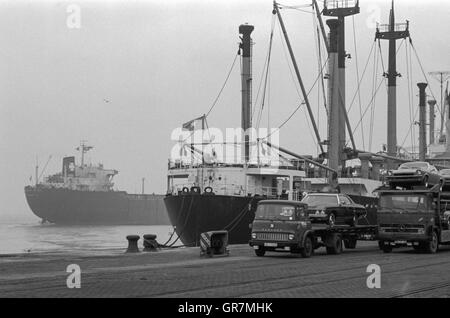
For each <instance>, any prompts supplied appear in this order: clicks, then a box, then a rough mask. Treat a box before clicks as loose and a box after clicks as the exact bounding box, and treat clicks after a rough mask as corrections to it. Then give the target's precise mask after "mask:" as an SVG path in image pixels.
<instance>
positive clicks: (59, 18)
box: [0, 0, 450, 219]
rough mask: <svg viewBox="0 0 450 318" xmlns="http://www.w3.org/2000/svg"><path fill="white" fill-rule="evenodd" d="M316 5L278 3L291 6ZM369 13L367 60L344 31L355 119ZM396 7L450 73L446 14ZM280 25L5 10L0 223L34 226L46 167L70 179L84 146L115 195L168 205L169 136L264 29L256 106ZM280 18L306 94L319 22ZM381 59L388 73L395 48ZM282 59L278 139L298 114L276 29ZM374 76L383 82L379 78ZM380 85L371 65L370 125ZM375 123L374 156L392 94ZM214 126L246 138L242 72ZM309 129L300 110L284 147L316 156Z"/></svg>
mask: <svg viewBox="0 0 450 318" xmlns="http://www.w3.org/2000/svg"><path fill="white" fill-rule="evenodd" d="M309 2H310V1H309V0H297V1H294V0H284V1H281V3H283V4H289V5H303V4H308V3H309ZM319 2H320V1H319ZM69 4H78V5H79V6H80V8H81V28H80V29H70V28H68V27H67V24H66V20H67V18H68V15H69V13H67V12H66V10H67V6H68V5H69ZM360 6H361V14H359V15H357V16H356V17H355V18H354V22H355V32H356V38H357V46H358V50H357V52H355V48H354V42H353V25H352V24H353V21H352V18H347V24H346V25H347V39H346V41H347V43H346V45H347V51H348V52H349V53H350V54H351V55H352V59H351V60H347V66H348V76H347V106H348V105H349V102H350V99H351V98H352V97H353V94H354V92H355V88H356V83H357V79H356V57H357V59H358V64H359V72H360V75H361V74H362V71H363V68H364V65H365V63H366V61H367V57H368V54H369V50H370V47H371V45H372V43H373V39H374V32H375V29H373V28H371V27H370V25H371V23H370V21H372V20H373V19H374V18H375V19H376V20H381V22H382V23H387V22H388V16H389V7H390V1H389V0H380V1H365V0H361V1H360ZM395 7H396V18H397V22H404V20H406V19H408V20H410V21H411V27H410V30H411V37H412V39H413V43H414V45H415V47H416V49H417V51H418V53H419V55H420V58H421V61H422V63H423V66H424V68H425V71H426V72H429V71H435V70H450V65H449V53H450V42H449V41H448V31H449V29H450V22H449V20H448V16H449V15H450V3H449V2H448V1H445V0H442V1H439V0H434V1H418V0H415V1H411V0H402V1H400V0H397V1H396V6H395ZM302 10H306V11H310V8H302ZM271 11H272V1H271V0H239V1H238V0H235V1H230V0H220V1H219V0H215V1H200V0H184V1H181V0H179V1H174V0H173V1H167V0H165V1H162V0H161V1H156V0H154V1H125V0H123V1H70V2H66V1H17V0H15V1H12V0H2V1H0V43H1V46H0V151H1V157H0V193H1V196H0V198H1V199H0V200H1V201H0V219H1V218H3V219H4V218H5V217H8V218H11V217H17V218H29V219H32V212H31V211H30V210H29V208H28V206H27V204H26V200H25V196H24V193H23V187H24V186H25V185H27V184H29V178H30V176H32V175H33V176H34V166H35V160H36V156H37V157H38V158H39V165H40V166H41V167H43V166H44V165H45V163H46V161H47V159H48V157H49V155H52V159H51V161H50V163H49V165H48V167H47V169H46V171H45V172H44V175H47V174H49V173H55V172H57V171H59V170H60V169H61V159H62V157H63V156H65V155H73V154H75V155H77V159H78V154H76V151H75V147H76V146H77V145H78V144H79V141H80V140H81V139H87V140H88V141H89V144H91V145H93V146H94V147H95V148H94V150H93V151H92V152H90V153H89V154H88V156H87V161H88V162H92V163H98V162H102V163H103V164H104V165H105V167H106V168H111V169H117V170H119V175H118V176H116V178H115V182H116V185H117V187H118V188H119V189H122V190H127V191H129V192H135V191H136V192H139V191H140V182H141V181H140V180H141V178H142V177H145V178H146V180H147V182H146V192H147V193H152V192H155V193H165V190H166V189H165V186H166V172H167V159H168V157H169V154H170V150H171V148H172V147H173V146H174V142H173V141H171V140H170V135H171V132H172V130H174V129H175V128H176V127H179V126H180V125H181V124H182V123H183V122H186V121H188V120H190V119H193V118H196V117H198V116H200V115H202V114H204V113H206V112H207V110H208V109H209V107H210V106H211V104H212V102H213V100H214V99H215V97H216V95H217V94H218V92H219V89H220V88H221V86H222V84H223V81H224V79H225V76H226V74H227V72H228V70H229V68H230V66H231V63H232V61H233V58H234V56H235V54H236V52H237V49H238V42H239V37H238V26H239V25H240V24H242V23H246V22H248V23H249V24H253V25H254V26H255V31H254V32H253V40H254V42H255V45H254V60H253V70H254V76H253V90H254V98H256V92H257V88H258V85H259V80H260V77H261V72H262V70H263V65H264V60H265V57H266V54H267V47H268V43H269V33H270V26H271V19H272V12H271ZM282 14H283V17H284V20H285V23H286V27H287V29H288V32H289V36H290V37H291V41H292V44H293V49H294V52H295V53H296V57H297V61H298V64H299V68H300V71H301V73H302V76H303V80H304V82H305V86H306V88H307V90H309V88H310V87H311V85H312V84H313V82H314V80H315V78H316V76H317V72H318V62H317V52H316V47H317V40H316V34H315V30H314V28H313V19H312V14H311V13H307V12H303V11H298V10H282ZM378 14H380V15H379V19H378V18H377V17H378ZM398 43H400V41H399V42H398ZM382 48H383V58H384V63H385V64H386V65H387V43H383V46H382ZM322 49H323V47H322ZM272 54H273V56H272V64H271V73H270V74H271V76H270V102H269V103H268V105H269V106H268V107H269V108H270V126H271V127H277V126H278V125H279V124H280V123H281V122H283V121H284V119H286V118H287V116H289V115H290V114H291V112H292V111H293V110H294V109H295V108H296V107H297V105H298V104H299V102H300V101H301V100H300V98H299V97H298V95H297V93H296V89H295V87H296V85H297V84H296V83H295V82H294V81H293V80H292V77H291V75H290V72H289V66H288V63H287V61H286V58H285V53H284V51H283V44H282V40H281V37H280V33H279V27H278V25H276V27H275V33H274V45H273V52H272ZM412 60H413V83H414V86H413V89H414V90H415V91H414V92H413V94H412V95H413V97H414V99H413V106H414V109H415V108H416V107H417V104H418V97H417V96H416V95H417V91H416V90H417V87H416V85H415V83H417V82H419V81H424V77H423V76H422V74H421V71H420V69H419V67H418V64H417V62H416V61H415V57H413V59H412ZM386 67H387V66H386ZM397 68H398V72H400V73H401V74H402V75H403V77H402V78H400V79H399V80H398V87H399V88H398V143H399V144H401V143H402V141H403V139H404V136H405V135H406V133H407V131H408V129H409V125H410V121H409V110H408V109H409V108H408V107H409V106H408V95H407V94H408V93H407V84H406V83H407V80H406V73H407V72H406V62H405V50H404V49H400V51H399V55H398V67H397ZM377 73H379V74H378V78H379V79H380V76H381V74H382V70H381V66H380V68H379V70H378V72H377ZM372 74H373V59H371V61H370V62H369V67H368V71H367V74H366V76H365V78H364V81H363V84H362V87H361V95H362V96H361V99H362V102H361V104H362V109H363V111H364V109H365V108H366V106H367V105H368V103H369V101H370V96H371V89H372ZM430 84H431V85H432V90H433V92H434V94H435V96H436V98H438V99H439V98H440V96H439V85H438V82H437V81H435V80H433V79H432V78H431V77H430ZM428 92H429V91H428ZM319 96H320V95H319V92H318V89H317V87H316V89H314V90H313V91H312V93H311V96H310V98H311V104H312V107H313V109H314V113H315V114H317V112H319V113H318V114H319V116H317V117H318V118H316V120H318V121H319V122H320V132H321V135H322V139H325V138H326V129H325V112H324V107H323V105H322V103H321V99H320V97H319ZM105 99H106V100H107V101H109V102H105ZM266 109H267V108H266ZM375 114H376V115H375V126H374V132H375V134H374V137H373V147H372V150H373V151H378V150H380V149H381V144H383V143H385V140H386V126H385V123H386V119H385V117H386V116H385V114H386V90H385V89H384V87H383V89H382V90H381V91H380V93H379V94H378V95H377V99H376V110H375ZM263 118H264V119H263V121H262V125H266V126H267V113H264V116H263ZM359 118H360V115H359V106H358V104H355V105H354V106H353V107H352V110H351V112H350V120H351V122H352V124H353V126H355V125H356V123H357V122H358V120H359ZM208 123H209V126H212V127H218V128H222V129H224V128H226V127H234V128H235V127H238V126H239V125H240V77H239V63H237V64H236V67H235V69H234V71H233V73H232V75H231V77H230V80H229V82H228V85H227V87H226V88H225V90H224V92H223V94H222V96H221V99H220V100H219V102H218V104H217V106H216V107H215V109H214V111H213V112H212V113H211V115H210V116H209V118H208ZM369 123H370V115H366V117H365V119H364V131H365V145H366V149H367V148H368V147H367V145H368V131H369ZM308 125H309V124H308V119H307V116H306V112H305V110H304V109H301V110H300V111H299V112H298V113H297V114H296V115H295V116H294V117H293V118H292V120H291V121H290V122H289V123H288V124H287V125H286V126H285V127H283V129H282V130H281V133H280V137H281V144H282V145H283V146H286V147H288V148H290V149H292V150H294V151H295V152H297V153H301V154H316V146H315V144H314V142H313V138H312V137H311V132H310V130H309V128H308ZM437 125H438V124H437ZM416 132H418V131H416ZM355 139H356V142H357V146H358V148H363V146H362V141H361V129H357V131H356V133H355ZM415 139H417V136H416V137H415ZM408 140H409V139H408ZM406 146H409V143H407V144H406Z"/></svg>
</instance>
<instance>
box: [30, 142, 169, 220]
mask: <svg viewBox="0 0 450 318" xmlns="http://www.w3.org/2000/svg"><path fill="white" fill-rule="evenodd" d="M91 149H92V147H91V146H87V145H85V144H84V143H82V144H81V146H80V147H79V148H77V150H79V151H80V152H81V164H80V165H76V164H75V157H74V156H71V157H65V158H63V163H62V171H61V172H59V173H56V174H53V175H50V176H48V177H46V178H45V180H44V181H43V182H36V184H35V185H33V186H26V187H25V196H26V199H27V202H28V205H29V207H30V209H31V210H32V211H33V213H34V214H35V215H36V216H38V217H39V218H40V219H42V221H43V222H49V223H56V224H64V225H72V224H73V225H74V224H84V225H169V224H170V221H169V219H168V216H167V212H166V209H165V206H164V203H163V195H157V194H129V193H127V192H125V191H117V190H114V189H113V186H114V183H113V178H114V176H115V175H117V173H118V171H117V170H112V169H105V168H104V167H103V165H102V164H98V165H91V164H90V165H88V164H85V163H84V155H85V153H86V152H87V151H89V150H91ZM36 179H38V177H37V176H36Z"/></svg>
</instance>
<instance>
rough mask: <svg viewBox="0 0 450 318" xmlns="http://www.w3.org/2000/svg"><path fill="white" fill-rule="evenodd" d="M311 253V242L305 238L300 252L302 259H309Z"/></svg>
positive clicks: (308, 237) (312, 248)
mask: <svg viewBox="0 0 450 318" xmlns="http://www.w3.org/2000/svg"><path fill="white" fill-rule="evenodd" d="M313 252H314V246H313V242H312V240H311V237H310V236H307V237H306V238H305V241H304V242H303V248H302V249H301V250H300V254H301V255H302V257H303V258H308V257H311V255H312V254H313Z"/></svg>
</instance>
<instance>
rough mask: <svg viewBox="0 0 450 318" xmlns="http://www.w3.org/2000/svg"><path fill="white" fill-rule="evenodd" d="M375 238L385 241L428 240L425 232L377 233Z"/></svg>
mask: <svg viewBox="0 0 450 318" xmlns="http://www.w3.org/2000/svg"><path fill="white" fill-rule="evenodd" d="M377 239H378V240H379V241H385V242H397V241H403V242H427V241H429V240H430V237H429V236H428V235H425V234H407V233H404V234H403V233H395V234H390V233H378V235H377Z"/></svg>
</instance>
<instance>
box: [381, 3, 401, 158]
mask: <svg viewBox="0 0 450 318" xmlns="http://www.w3.org/2000/svg"><path fill="white" fill-rule="evenodd" d="M408 37H409V22H408V21H406V23H402V24H396V23H395V14H394V0H392V7H391V11H390V15H389V24H383V25H377V31H376V34H375V38H376V39H379V40H388V41H389V69H388V72H387V73H384V74H383V75H384V76H385V77H387V79H388V103H387V154H388V156H392V157H395V156H396V155H397V76H400V74H399V73H397V59H396V55H397V49H396V41H397V40H399V39H406V38H408ZM388 165H392V162H388Z"/></svg>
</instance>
